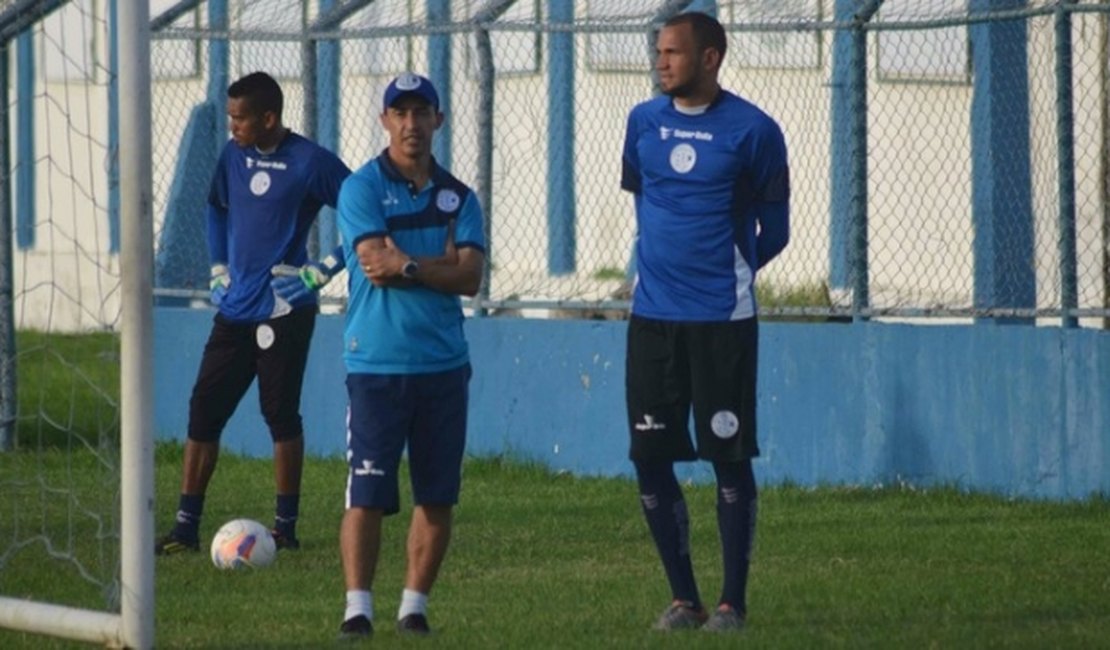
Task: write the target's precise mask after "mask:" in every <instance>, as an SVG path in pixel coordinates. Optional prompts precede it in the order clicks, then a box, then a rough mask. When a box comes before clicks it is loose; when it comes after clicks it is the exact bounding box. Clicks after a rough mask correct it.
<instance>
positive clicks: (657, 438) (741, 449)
mask: <svg viewBox="0 0 1110 650" xmlns="http://www.w3.org/2000/svg"><path fill="white" fill-rule="evenodd" d="M758 340H759V326H758V323H757V321H756V319H755V318H747V319H744V320H738V321H722V322H675V321H658V320H651V319H647V318H642V317H639V316H633V317H632V319H631V320H630V321H629V323H628V356H627V362H626V366H625V398H626V404H627V407H628V425H629V431H630V433H631V438H632V442H631V446H630V450H629V457H630V458H631V459H632V460H636V461H640V460H646V461H651V460H664V461H678V460H695V459H697V458H703V459H706V460H711V461H724V462H728V461H737V460H742V459H745V458H751V457H753V456H758V455H759V445H758V442H757V441H756V435H755V388H756V362H757V351H758ZM691 406H692V407H693V412H694V430H695V432H696V435H697V447H696V448H695V446H694V444H693V442H692V441H691V439H690V431H689V420H690V409H691Z"/></svg>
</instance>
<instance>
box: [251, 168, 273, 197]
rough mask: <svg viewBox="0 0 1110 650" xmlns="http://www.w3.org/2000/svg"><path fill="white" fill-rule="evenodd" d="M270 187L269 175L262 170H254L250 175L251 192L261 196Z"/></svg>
mask: <svg viewBox="0 0 1110 650" xmlns="http://www.w3.org/2000/svg"><path fill="white" fill-rule="evenodd" d="M269 189H270V175H269V174H267V173H266V172H264V171H258V172H255V174H254V176H251V194H254V195H255V196H262V195H263V194H265V193H266V192H267V191H268V190H269Z"/></svg>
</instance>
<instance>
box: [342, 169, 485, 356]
mask: <svg viewBox="0 0 1110 650" xmlns="http://www.w3.org/2000/svg"><path fill="white" fill-rule="evenodd" d="M451 221H454V222H455V245H456V246H457V247H458V248H465V247H473V248H477V249H479V250H481V251H485V246H486V244H485V235H484V231H483V224H482V208H481V206H480V205H479V203H478V198H477V197H476V196H475V195H474V192H473V191H472V190H471V189H470V188H469V187H467V186H466V185H464V184H463V183H462V182H461V181H459V180H458V179H456V178H455V177H454V176H452V175H451V174H449V173H448V172H447V171H446V170H444V169H443V168H442V167H440V166H439V165H437V164H435V162H434V161H433V163H432V175H431V181H430V182H428V183H427V184H426V185H425V186H424V188H423V189H421V190H419V191H417V190H415V188H414V187H413V185H412V184H411V183H410V182H409V181H408V179H406V178H405V177H404V176H402V175H401V174H400V172H399V171H397V168H396V167H395V166H394V165H393V163H392V162H391V161H390V159H389V153H388V151H386V152H383V153H382V154H381V155H380V156H378V157H377V158H375V159H373V160H371V161H370V162H368V163H366V164H365V165H364V166H363V167H361V168H360V169H358V170H357V171H355V173H353V174H352V175H351V177H350V178H348V179H347V181H346V182H345V183H343V190H342V192H341V193H340V195H339V229H340V233H341V234H342V236H343V251H344V254H345V255H346V258H347V268H348V269H351V271H350V273H349V274H348V277H349V278H350V285H349V297H348V301H347V321H346V326H345V328H344V333H343V342H344V354H343V358H344V361H345V363H346V366H347V372H350V373H371V374H418V373H429V372H442V371H445V370H451V369H454V368H458V367H460V366H462V365H464V364H466V363H468V361H469V352H468V348H467V344H466V339H465V338H464V336H463V313H462V302H461V301H460V299H459V297H458V296H456V295H451V294H446V293H442V292H440V291H436V290H434V289H430V288H428V287H424V286H421V285H416V286H412V287H376V286H374V284H373V283H372V282H370V280H368V279H367V278H366V275H365V274H363V273H362V272H361V271H360V270H359V269H360V267H359V263H358V256H357V255H356V254H355V248H356V247H357V246H358V244H359V242H361V241H363V240H365V239H368V238H373V237H384V236H386V235H389V237H390V238H392V239H393V241H394V243H396V244H397V246H398V247H399V248H400V249H401V250H403V251H405V252H406V253H408V254H409V255H411V256H413V257H423V256H430V257H437V256H440V255H443V252H444V247H445V246H446V244H447V232H448V225H449V223H450V222H451Z"/></svg>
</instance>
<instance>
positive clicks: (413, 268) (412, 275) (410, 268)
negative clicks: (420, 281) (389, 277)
mask: <svg viewBox="0 0 1110 650" xmlns="http://www.w3.org/2000/svg"><path fill="white" fill-rule="evenodd" d="M419 270H420V265H419V264H417V263H416V260H409V261H407V262H405V265H404V266H402V267H401V276H402V277H406V278H408V279H410V280H415V279H416V272H417V271H419Z"/></svg>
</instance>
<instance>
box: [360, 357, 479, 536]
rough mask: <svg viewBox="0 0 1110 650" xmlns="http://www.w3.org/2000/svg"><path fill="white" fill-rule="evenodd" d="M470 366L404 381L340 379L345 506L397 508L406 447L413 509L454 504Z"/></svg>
mask: <svg viewBox="0 0 1110 650" xmlns="http://www.w3.org/2000/svg"><path fill="white" fill-rule="evenodd" d="M469 382H470V364H466V365H464V366H461V367H459V368H456V369H453V370H447V371H444V372H435V373H427V374H412V375H376V374H361V373H351V374H348V375H347V397H348V404H347V465H348V471H347V490H346V507H347V508H374V509H382V510H384V511H385V514H387V515H391V514H395V513H397V512H398V511H399V510H400V508H401V496H400V488H399V481H398V474H397V472H398V469H399V468H400V465H401V456H402V454H403V453H404V451H405V449H406V448H407V449H408V460H409V474H410V481H411V483H412V498H413V503H414V504H416V505H431V506H444V505H455V504H456V503H458V501H459V486H460V483H461V481H462V459H463V451H464V450H465V447H466V414H467V400H468V384H469Z"/></svg>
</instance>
